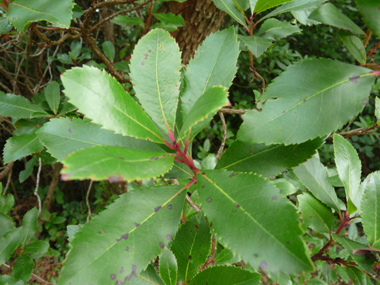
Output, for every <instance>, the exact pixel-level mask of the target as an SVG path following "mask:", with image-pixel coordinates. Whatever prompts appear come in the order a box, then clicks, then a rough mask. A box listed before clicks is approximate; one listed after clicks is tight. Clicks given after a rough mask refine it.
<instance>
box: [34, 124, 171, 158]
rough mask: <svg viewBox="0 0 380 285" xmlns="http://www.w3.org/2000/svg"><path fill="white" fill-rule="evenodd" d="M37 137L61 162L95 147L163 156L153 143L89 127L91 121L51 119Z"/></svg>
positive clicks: (93, 125) (91, 125)
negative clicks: (76, 153)
mask: <svg viewBox="0 0 380 285" xmlns="http://www.w3.org/2000/svg"><path fill="white" fill-rule="evenodd" d="M37 135H38V137H39V139H40V141H41V142H42V143H43V145H44V146H46V147H47V149H48V151H49V152H50V153H51V154H52V155H53V156H54V157H56V158H57V159H58V160H59V161H61V160H63V159H64V158H65V157H67V156H68V155H69V154H71V153H73V152H74V151H77V150H80V149H82V148H87V147H91V146H95V145H109V146H120V147H124V148H129V149H140V150H148V151H157V152H160V151H161V152H163V150H162V149H161V148H160V147H159V146H157V145H156V144H155V143H153V142H149V141H145V140H141V139H135V138H133V137H125V136H122V135H120V134H115V133H114V132H112V131H108V130H104V129H102V128H101V127H100V126H99V125H96V124H92V123H90V121H89V120H88V119H84V120H82V119H79V118H59V119H52V120H50V122H48V123H46V124H45V125H43V126H42V127H41V128H40V129H39V130H38V131H37Z"/></svg>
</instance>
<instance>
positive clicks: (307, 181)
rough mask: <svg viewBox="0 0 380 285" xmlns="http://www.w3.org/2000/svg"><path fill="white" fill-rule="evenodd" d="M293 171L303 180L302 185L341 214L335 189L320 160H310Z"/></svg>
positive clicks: (314, 158)
mask: <svg viewBox="0 0 380 285" xmlns="http://www.w3.org/2000/svg"><path fill="white" fill-rule="evenodd" d="M293 171H294V173H295V174H296V175H297V177H298V178H299V180H301V182H302V184H303V185H305V187H306V188H307V189H308V190H309V191H310V192H311V193H313V195H314V196H315V197H316V198H317V199H318V200H320V201H321V202H322V203H324V204H326V205H327V206H329V207H330V208H332V209H334V210H335V211H336V212H338V213H339V214H340V208H339V204H338V197H337V195H336V193H335V189H334V188H333V187H332V185H331V183H330V181H329V178H328V173H327V170H326V168H325V167H324V166H323V164H322V163H321V162H320V161H319V159H318V158H316V157H313V158H311V159H309V160H308V161H306V162H305V163H303V164H301V165H300V166H298V167H295V168H293Z"/></svg>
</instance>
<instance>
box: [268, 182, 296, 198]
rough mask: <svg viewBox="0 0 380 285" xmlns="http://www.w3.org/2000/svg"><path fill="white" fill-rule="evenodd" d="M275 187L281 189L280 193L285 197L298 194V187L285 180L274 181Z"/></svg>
mask: <svg viewBox="0 0 380 285" xmlns="http://www.w3.org/2000/svg"><path fill="white" fill-rule="evenodd" d="M272 181H273V184H274V186H276V188H278V189H280V193H281V194H282V195H284V196H288V195H291V194H294V193H296V192H297V189H296V187H295V186H294V185H293V184H292V183H290V182H289V181H288V180H286V179H284V178H279V179H275V180H272Z"/></svg>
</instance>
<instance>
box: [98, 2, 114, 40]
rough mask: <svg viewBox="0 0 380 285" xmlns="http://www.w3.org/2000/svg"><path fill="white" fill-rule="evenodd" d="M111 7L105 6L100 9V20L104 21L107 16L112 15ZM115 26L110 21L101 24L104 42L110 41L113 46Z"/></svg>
mask: <svg viewBox="0 0 380 285" xmlns="http://www.w3.org/2000/svg"><path fill="white" fill-rule="evenodd" d="M112 6H113V5H106V6H103V7H102V8H100V11H99V12H100V13H99V16H100V19H99V20H102V19H105V18H107V17H108V16H110V15H112V14H113V13H114V10H113V7H112ZM114 26H115V24H114V23H112V22H111V21H106V22H104V23H103V24H102V32H103V36H104V41H105V42H106V41H110V42H111V43H112V44H113V45H115V29H114Z"/></svg>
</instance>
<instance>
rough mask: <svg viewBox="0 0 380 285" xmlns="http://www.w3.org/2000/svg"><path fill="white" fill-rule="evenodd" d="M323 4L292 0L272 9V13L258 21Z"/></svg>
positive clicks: (314, 1)
mask: <svg viewBox="0 0 380 285" xmlns="http://www.w3.org/2000/svg"><path fill="white" fill-rule="evenodd" d="M323 2H326V0H294V1H291V2H289V3H285V4H284V5H281V6H280V7H278V8H276V9H274V10H273V11H272V12H270V13H268V14H267V15H265V16H264V17H262V18H261V19H260V21H262V20H264V19H268V18H272V17H274V16H277V15H280V14H283V13H287V12H294V11H300V10H307V9H310V8H314V7H317V6H319V5H321V4H322V3H323Z"/></svg>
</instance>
